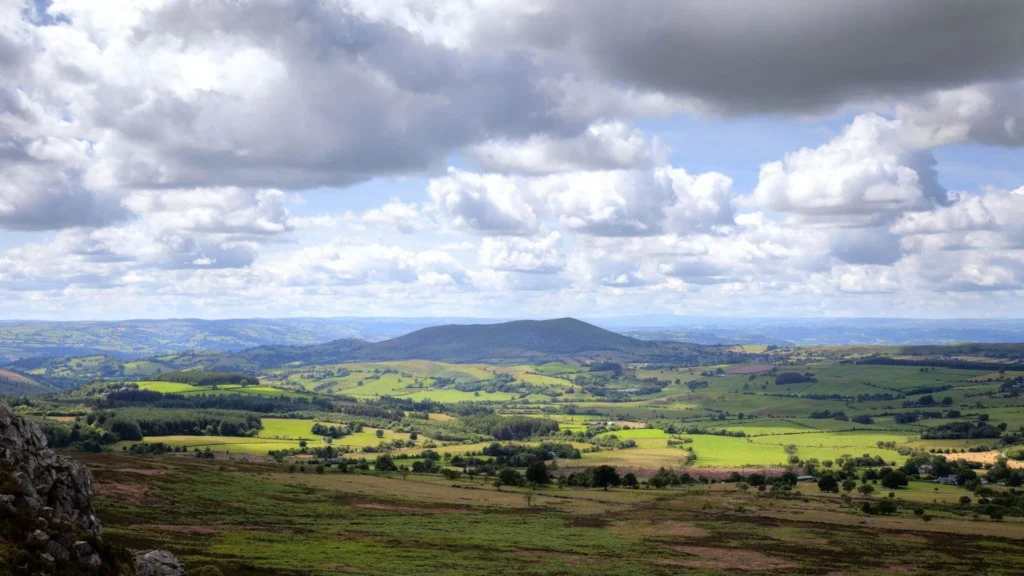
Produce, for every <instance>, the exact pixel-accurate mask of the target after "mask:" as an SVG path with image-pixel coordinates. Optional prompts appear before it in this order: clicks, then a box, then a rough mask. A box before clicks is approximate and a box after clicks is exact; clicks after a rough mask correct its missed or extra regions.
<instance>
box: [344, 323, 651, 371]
mask: <svg viewBox="0 0 1024 576" xmlns="http://www.w3.org/2000/svg"><path fill="white" fill-rule="evenodd" d="M658 348H659V344H657V343H654V342H645V341H642V340H636V339H634V338H630V337H628V336H623V335H621V334H616V333H615V332H611V331H608V330H605V329H603V328H598V327H597V326H594V325H592V324H587V323H586V322H581V321H579V320H576V319H574V318H559V319H556V320H517V321H514V322H505V323H502V324H470V325H455V324H451V325H447V326H433V327H430V328H424V329H422V330H417V331H415V332H413V333H411V334H406V335H405V336H400V337H398V338H393V339H391V340H385V341H383V342H377V343H373V344H367V345H365V346H362V347H360V348H358V349H355V350H353V351H352V352H351V354H352V357H353V358H355V359H359V360H409V359H419V360H441V361H445V362H483V361H496V360H538V359H545V358H553V357H560V356H579V355H588V354H597V353H613V354H615V355H643V354H645V353H650V352H653V351H655V350H657V349H658Z"/></svg>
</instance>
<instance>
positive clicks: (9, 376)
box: [0, 368, 55, 396]
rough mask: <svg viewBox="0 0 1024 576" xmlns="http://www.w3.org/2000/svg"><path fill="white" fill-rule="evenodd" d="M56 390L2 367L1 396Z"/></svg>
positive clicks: (0, 369)
mask: <svg viewBox="0 0 1024 576" xmlns="http://www.w3.org/2000/svg"><path fill="white" fill-rule="evenodd" d="M54 391H55V389H54V388H51V387H50V386H46V385H44V384H40V383H39V382H36V381H35V380H33V379H31V378H29V377H27V376H23V375H21V374H18V373H17V372H12V371H11V370H5V369H3V368H0V396H38V395H40V394H47V393H49V392H54Z"/></svg>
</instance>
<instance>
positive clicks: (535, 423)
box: [462, 415, 558, 440]
mask: <svg viewBox="0 0 1024 576" xmlns="http://www.w3.org/2000/svg"><path fill="white" fill-rule="evenodd" d="M462 421H463V423H464V424H465V425H466V426H467V427H468V428H470V429H472V430H474V431H476V432H479V433H480V434H486V435H488V436H493V437H494V438H497V439H498V440H525V439H527V438H531V437H533V436H545V435H548V434H552V433H555V432H558V422H557V421H555V420H552V419H550V418H530V417H528V416H498V415H489V416H472V417H469V418H463V419H462Z"/></svg>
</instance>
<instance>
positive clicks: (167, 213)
mask: <svg viewBox="0 0 1024 576" xmlns="http://www.w3.org/2000/svg"><path fill="white" fill-rule="evenodd" d="M124 205H125V207H127V208H128V209H130V210H131V211H132V212H134V213H135V214H139V215H142V216H143V217H144V218H145V220H146V223H147V224H148V226H149V227H150V228H151V229H153V230H157V231H162V230H173V231H189V232H203V233H208V234H220V235H233V236H234V235H241V236H257V237H259V236H272V235H276V234H282V233H285V232H288V231H290V230H291V229H292V224H291V223H290V222H289V213H288V209H287V208H286V207H285V195H284V193H283V192H281V191H280V190H273V189H263V190H256V189H243V188H236V187H221V188H192V189H185V190H180V189H174V190H145V191H140V192H136V193H133V194H131V195H130V196H129V197H127V198H126V199H125V200H124Z"/></svg>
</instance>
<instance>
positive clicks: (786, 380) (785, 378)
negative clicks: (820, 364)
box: [775, 372, 818, 385]
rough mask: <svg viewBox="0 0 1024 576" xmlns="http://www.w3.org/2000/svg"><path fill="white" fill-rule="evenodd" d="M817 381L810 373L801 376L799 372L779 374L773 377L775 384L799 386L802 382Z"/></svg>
mask: <svg viewBox="0 0 1024 576" xmlns="http://www.w3.org/2000/svg"><path fill="white" fill-rule="evenodd" d="M817 381H818V379H817V378H815V377H814V374H811V373H810V372H807V373H804V374H801V373H799V372H780V373H779V375H778V376H776V377H775V384H777V385H782V384H801V383H803V382H817Z"/></svg>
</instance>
